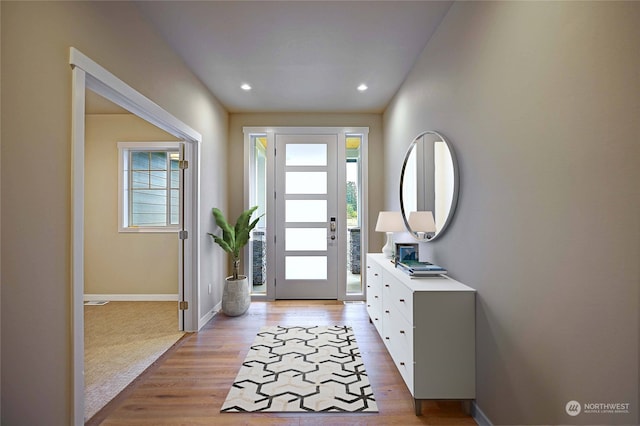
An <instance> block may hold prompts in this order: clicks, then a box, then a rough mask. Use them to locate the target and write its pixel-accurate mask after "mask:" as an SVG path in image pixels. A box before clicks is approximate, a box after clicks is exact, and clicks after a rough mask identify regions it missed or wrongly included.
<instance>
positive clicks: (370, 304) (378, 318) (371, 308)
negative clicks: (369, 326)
mask: <svg viewBox="0 0 640 426" xmlns="http://www.w3.org/2000/svg"><path fill="white" fill-rule="evenodd" d="M367 313H368V314H369V318H371V322H372V323H373V325H375V326H376V330H378V334H380V335H382V318H383V317H382V302H381V301H380V300H379V299H373V300H367Z"/></svg>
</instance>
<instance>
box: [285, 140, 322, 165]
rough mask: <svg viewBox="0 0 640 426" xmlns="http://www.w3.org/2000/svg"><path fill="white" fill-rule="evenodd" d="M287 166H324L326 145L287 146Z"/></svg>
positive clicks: (293, 144)
mask: <svg viewBox="0 0 640 426" xmlns="http://www.w3.org/2000/svg"><path fill="white" fill-rule="evenodd" d="M286 151H287V152H286V158H287V159H286V165H287V166H326V165H327V145H326V144H308V143H304V144H295V143H290V144H287V149H286Z"/></svg>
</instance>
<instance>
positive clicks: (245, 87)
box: [240, 83, 251, 90]
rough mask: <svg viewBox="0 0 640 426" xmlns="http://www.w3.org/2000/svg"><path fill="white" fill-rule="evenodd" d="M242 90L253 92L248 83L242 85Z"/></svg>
mask: <svg viewBox="0 0 640 426" xmlns="http://www.w3.org/2000/svg"><path fill="white" fill-rule="evenodd" d="M240 88H241V89H242V90H251V86H250V85H249V84H247V83H242V85H241V86H240Z"/></svg>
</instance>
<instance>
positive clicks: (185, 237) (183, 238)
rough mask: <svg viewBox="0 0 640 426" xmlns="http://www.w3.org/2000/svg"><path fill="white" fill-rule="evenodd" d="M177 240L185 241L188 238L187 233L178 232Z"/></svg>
mask: <svg viewBox="0 0 640 426" xmlns="http://www.w3.org/2000/svg"><path fill="white" fill-rule="evenodd" d="M178 238H179V239H181V240H186V239H187V238H189V231H184V230H183V231H180V232H178Z"/></svg>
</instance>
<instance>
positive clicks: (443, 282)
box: [367, 253, 476, 415]
mask: <svg viewBox="0 0 640 426" xmlns="http://www.w3.org/2000/svg"><path fill="white" fill-rule="evenodd" d="M367 311H368V313H369V319H370V321H371V322H372V323H373V324H374V325H375V327H376V329H377V330H378V333H379V334H380V336H381V337H382V340H383V341H384V344H385V345H386V347H387V350H388V351H389V353H390V354H391V358H393V361H394V362H395V364H396V367H397V368H398V370H399V371H400V374H401V375H402V378H403V379H404V382H405V383H406V385H407V387H408V388H409V391H410V392H411V395H413V398H414V401H415V411H416V415H420V414H421V400H424V399H459V400H472V399H475V387H476V385H475V376H476V374H475V353H476V351H475V290H474V289H472V288H470V287H468V286H466V285H464V284H462V283H460V282H458V281H456V280H454V279H451V278H449V277H446V276H443V275H439V276H434V277H428V278H412V277H410V276H409V275H407V274H406V273H405V272H403V271H402V270H400V269H396V268H395V265H393V263H392V262H391V260H390V259H388V258H385V257H384V255H382V254H378V253H369V254H367Z"/></svg>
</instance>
